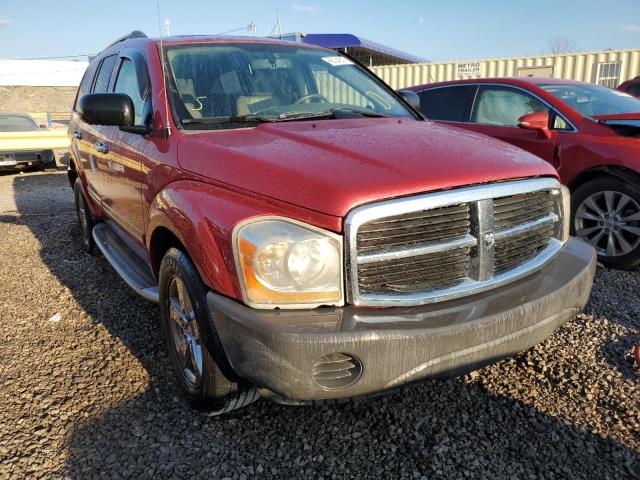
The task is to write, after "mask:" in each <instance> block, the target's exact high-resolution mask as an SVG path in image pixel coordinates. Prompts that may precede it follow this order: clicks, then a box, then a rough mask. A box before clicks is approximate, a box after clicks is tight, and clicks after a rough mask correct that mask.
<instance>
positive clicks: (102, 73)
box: [93, 55, 118, 93]
mask: <svg viewBox="0 0 640 480" xmlns="http://www.w3.org/2000/svg"><path fill="white" fill-rule="evenodd" d="M117 58H118V57H117V56H116V55H111V56H109V57H105V59H104V60H102V63H101V64H100V69H99V70H98V75H97V76H96V83H94V85H93V92H94V93H104V92H106V91H107V88H109V80H110V79H111V74H112V73H113V67H114V66H115V64H116V59H117Z"/></svg>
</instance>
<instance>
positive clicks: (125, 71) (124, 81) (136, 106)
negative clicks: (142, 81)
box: [113, 58, 145, 125]
mask: <svg viewBox="0 0 640 480" xmlns="http://www.w3.org/2000/svg"><path fill="white" fill-rule="evenodd" d="M113 91H114V92H117V93H126V94H127V95H129V97H130V98H131V101H132V102H133V112H134V115H135V124H136V125H141V124H142V110H143V108H144V102H145V99H144V98H142V96H141V95H140V88H139V87H138V77H137V75H136V67H135V65H134V64H133V62H132V61H131V60H129V59H128V58H123V59H122V63H121V64H120V70H119V71H118V77H117V78H116V86H115V88H114V89H113Z"/></svg>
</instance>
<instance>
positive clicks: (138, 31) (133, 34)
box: [105, 30, 149, 50]
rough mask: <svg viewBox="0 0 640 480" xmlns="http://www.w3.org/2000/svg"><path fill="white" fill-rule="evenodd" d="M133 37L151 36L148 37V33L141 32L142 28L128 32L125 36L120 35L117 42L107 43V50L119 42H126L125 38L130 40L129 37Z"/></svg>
mask: <svg viewBox="0 0 640 480" xmlns="http://www.w3.org/2000/svg"><path fill="white" fill-rule="evenodd" d="M132 38H149V37H147V35H146V34H145V33H144V32H141V31H140V30H134V31H133V32H131V33H127V34H126V35H124V36H122V37H120V38H119V39H117V40H116V41H115V42H113V43H110V44H109V45H107V47H106V48H105V50H106V49H107V48H111V47H113V46H114V45H116V44H117V43H120V42H124V41H125V40H129V39H132Z"/></svg>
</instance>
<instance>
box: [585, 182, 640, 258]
mask: <svg viewBox="0 0 640 480" xmlns="http://www.w3.org/2000/svg"><path fill="white" fill-rule="evenodd" d="M574 229H575V233H576V235H577V236H578V237H580V238H582V239H583V240H586V241H587V242H589V243H591V245H593V246H594V247H595V249H596V250H597V252H598V255H600V256H604V257H619V256H622V255H627V254H629V253H631V252H633V251H634V250H635V249H636V248H638V246H640V204H638V202H637V201H636V200H634V199H633V198H631V197H630V196H629V195H627V194H625V193H623V192H618V191H612V190H605V191H601V192H596V193H593V194H591V195H589V196H588V197H586V198H585V199H584V200H583V201H582V203H580V204H579V205H578V208H577V209H576V212H575V216H574Z"/></svg>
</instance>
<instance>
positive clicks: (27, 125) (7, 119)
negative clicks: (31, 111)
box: [0, 115, 38, 132]
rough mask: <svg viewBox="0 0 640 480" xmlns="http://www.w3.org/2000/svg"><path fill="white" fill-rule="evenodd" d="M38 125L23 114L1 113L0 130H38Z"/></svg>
mask: <svg viewBox="0 0 640 480" xmlns="http://www.w3.org/2000/svg"><path fill="white" fill-rule="evenodd" d="M37 129H38V125H37V124H36V122H34V121H33V120H31V119H30V118H29V117H25V116H23V115H0V132H28V131H30V130H37Z"/></svg>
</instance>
